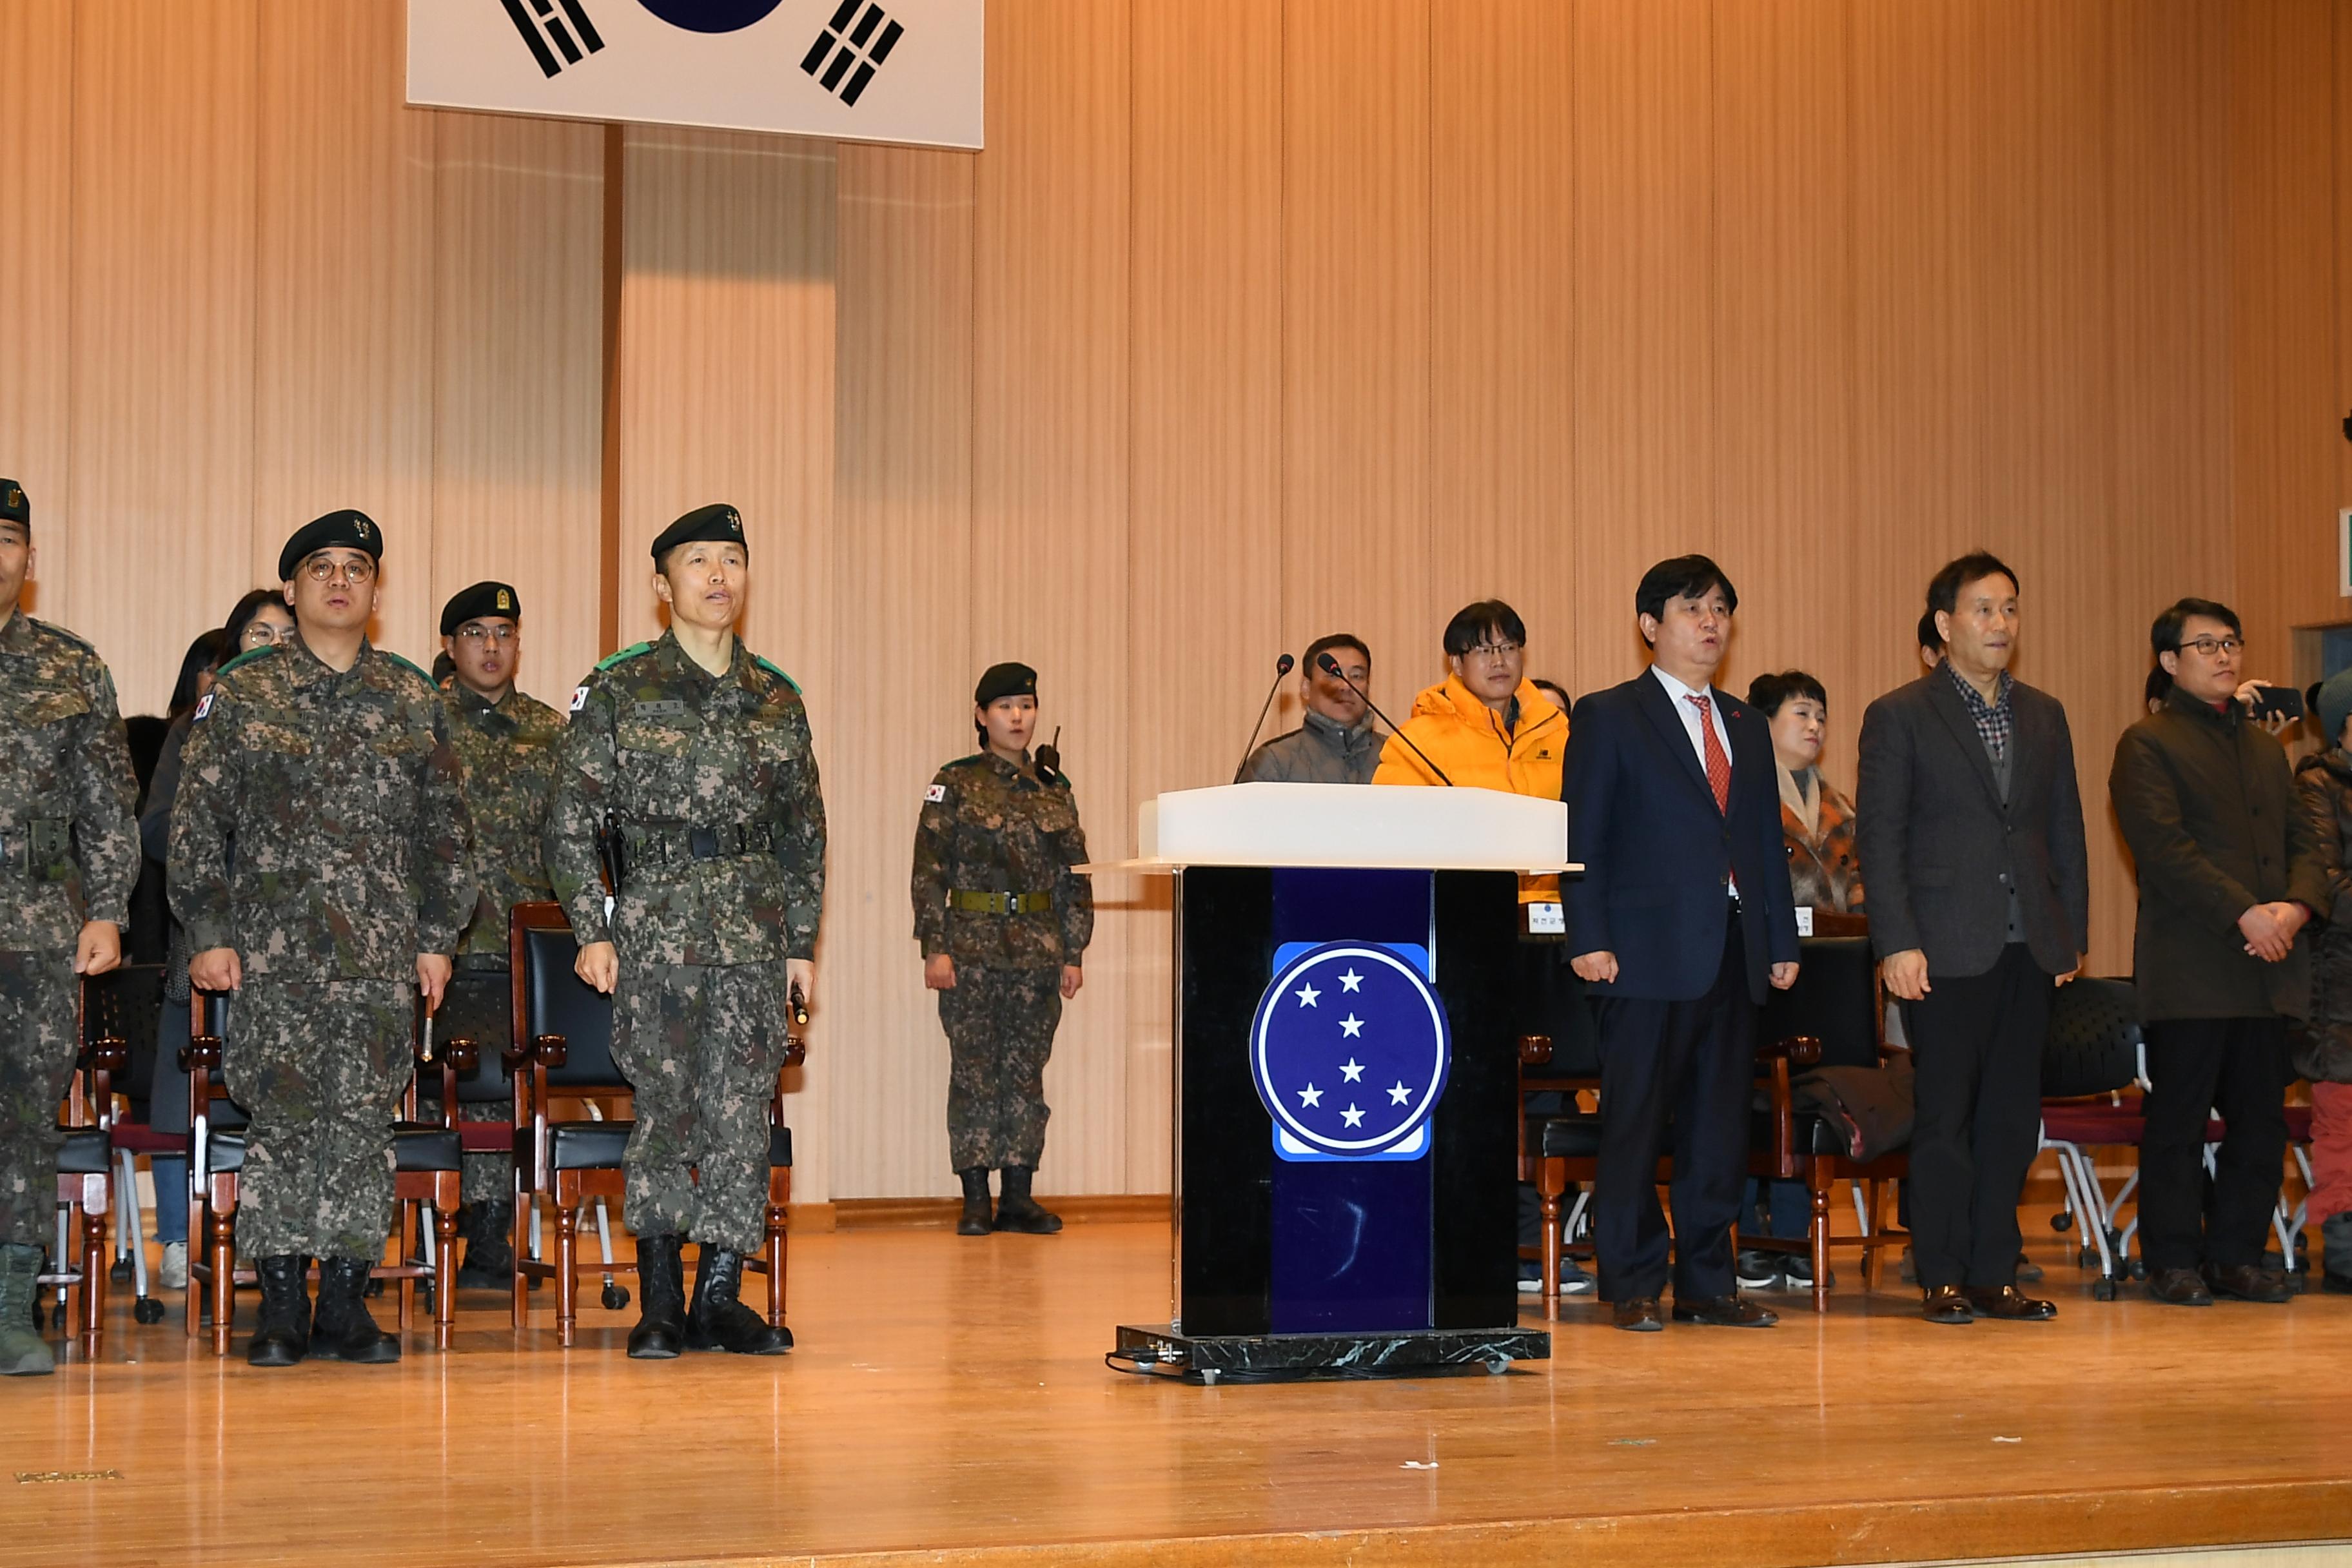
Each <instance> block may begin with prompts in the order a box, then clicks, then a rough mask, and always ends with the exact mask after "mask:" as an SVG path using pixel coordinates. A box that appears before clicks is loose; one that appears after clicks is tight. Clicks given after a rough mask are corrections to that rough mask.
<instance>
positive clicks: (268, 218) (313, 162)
mask: <svg viewBox="0 0 2352 1568" xmlns="http://www.w3.org/2000/svg"><path fill="white" fill-rule="evenodd" d="M260 23H261V26H260V29H259V38H260V59H259V64H258V68H257V70H258V86H259V97H258V100H257V115H256V125H257V153H258V174H257V209H258V210H257V230H256V231H257V236H258V239H257V257H256V261H257V269H256V287H257V298H258V300H261V301H265V302H266V305H265V308H262V309H259V310H257V311H256V312H255V317H254V328H255V341H254V352H253V365H254V433H253V439H254V516H253V550H252V566H253V573H252V581H253V582H254V583H259V584H268V583H274V582H275V581H276V580H277V572H278V565H277V563H278V551H279V549H280V548H281V547H282V546H283V545H284V543H285V542H286V537H287V535H289V534H290V533H292V532H293V531H295V530H296V529H297V528H299V527H300V526H301V525H302V524H303V523H305V522H308V521H310V519H312V518H314V517H317V516H318V515H319V514H320V513H321V512H325V511H329V510H333V509H335V508H337V507H344V506H355V507H358V508H359V509H360V510H362V511H364V512H366V513H367V514H368V515H369V516H371V517H373V518H374V519H375V520H376V521H378V522H379V523H381V524H383V529H384V538H385V541H386V550H387V554H386V556H385V560H384V571H383V579H382V586H381V589H380V592H379V594H378V597H377V604H376V619H375V626H374V634H373V635H374V637H375V640H376V642H377V643H378V645H379V646H381V647H387V648H391V649H394V651H396V652H399V653H403V654H405V655H407V656H408V657H409V658H412V659H414V660H415V661H416V662H417V663H419V664H421V665H424V666H425V667H427V668H430V666H431V665H432V662H433V656H434V654H435V653H436V652H437V651H439V647H440V644H439V640H438V638H437V637H436V635H435V634H436V627H437V626H438V624H439V619H440V610H441V603H442V599H441V597H439V596H436V595H435V593H434V584H435V574H434V571H433V561H434V550H433V542H434V528H433V346H434V345H433V314H434V300H433V279H434V259H433V258H434V252H435V248H436V247H435V244H434V222H433V220H434V195H433V183H434V155H433V121H432V117H431V116H430V115H428V114H426V113H424V112H422V111H419V110H410V109H406V108H404V107H402V104H401V91H402V84H403V80H404V70H403V47H404V37H405V28H404V14H403V11H402V8H401V6H400V5H399V4H398V3H397V0H371V3H369V4H364V5H313V4H310V0H262V7H261V15H260ZM227 610H228V605H227V604H226V603H223V604H221V605H218V606H216V607H215V608H214V609H213V611H212V613H211V619H210V621H209V622H207V623H203V624H217V623H218V622H219V621H220V619H221V618H222V616H225V615H226V613H227ZM189 629H190V631H191V633H193V632H194V630H195V629H197V628H196V627H194V626H192V627H190V628H189Z"/></svg>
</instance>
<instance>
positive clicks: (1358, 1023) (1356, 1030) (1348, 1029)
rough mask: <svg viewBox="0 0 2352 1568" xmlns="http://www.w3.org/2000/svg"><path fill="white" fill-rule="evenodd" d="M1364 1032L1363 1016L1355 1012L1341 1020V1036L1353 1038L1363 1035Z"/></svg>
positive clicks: (1342, 1037)
mask: <svg viewBox="0 0 2352 1568" xmlns="http://www.w3.org/2000/svg"><path fill="white" fill-rule="evenodd" d="M1363 1032H1364V1021H1363V1020H1362V1019H1361V1018H1359V1017H1357V1016H1355V1015H1354V1014H1353V1013H1350V1014H1349V1015H1348V1016H1346V1017H1344V1018H1342V1019H1340V1020H1339V1037H1340V1038H1341V1039H1343V1040H1352V1039H1355V1038H1357V1037H1360V1036H1361V1035H1362V1034H1363Z"/></svg>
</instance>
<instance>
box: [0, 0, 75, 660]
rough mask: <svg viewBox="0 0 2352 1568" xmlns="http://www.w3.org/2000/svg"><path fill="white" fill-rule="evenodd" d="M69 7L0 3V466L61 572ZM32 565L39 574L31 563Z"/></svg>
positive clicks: (38, 598) (69, 276)
mask: <svg viewBox="0 0 2352 1568" xmlns="http://www.w3.org/2000/svg"><path fill="white" fill-rule="evenodd" d="M73 37H74V35H73V5H72V0H24V3H22V4H17V5H6V6H0V59H5V60H6V61H8V62H9V66H8V74H9V87H8V90H7V91H6V92H5V93H0V213H6V214H8V215H9V217H8V224H9V230H10V236H9V242H8V243H7V244H6V245H0V328H5V331H6V332H7V334H8V337H9V340H10V351H9V361H10V363H9V374H7V375H5V376H0V474H5V476H6V477H7V478H9V479H15V480H16V482H17V483H18V484H21V485H23V486H24V487H25V493H26V498H27V499H28V500H30V501H31V502H32V507H33V528H34V535H33V537H34V541H35V544H36V549H37V554H38V555H39V556H40V557H42V558H43V559H44V560H45V561H46V563H47V565H46V569H45V570H46V571H47V572H53V573H59V574H62V573H63V571H64V570H65V565H66V563H67V561H68V558H69V557H70V556H71V554H72V544H71V538H70V533H69V530H70V528H71V525H72V522H73V519H74V510H73V505H72V491H71V489H69V488H68V482H67V479H68V464H67V459H66V453H67V445H68V430H69V428H70V426H69V425H68V409H69V407H70V405H71V404H72V401H73V399H72V374H73V359H72V353H71V331H70V328H71V325H72V320H73V311H72V303H71V301H72V297H73V267H72V256H73V88H74V68H73ZM36 570H37V571H42V570H44V567H43V565H42V563H40V562H37V563H36ZM58 582H59V585H60V591H59V592H58V593H56V594H52V595H48V599H49V602H47V603H44V602H43V600H42V590H41V588H40V587H39V586H38V585H37V584H36V585H35V586H34V587H33V588H31V589H30V590H28V591H27V594H26V608H27V610H28V611H30V612H31V613H33V614H36V615H39V616H47V617H48V618H50V619H55V620H65V619H66V618H67V612H68V608H69V606H68V604H67V601H66V597H65V595H64V593H63V591H62V584H63V578H62V576H60V577H59V579H58Z"/></svg>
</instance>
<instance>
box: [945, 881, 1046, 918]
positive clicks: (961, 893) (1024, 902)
mask: <svg viewBox="0 0 2352 1568" xmlns="http://www.w3.org/2000/svg"><path fill="white" fill-rule="evenodd" d="M1053 907H1054V895H1053V894H1051V893H975V892H973V891H971V889H966V888H958V889H956V890H955V891H954V892H952V893H950V894H949V895H948V908H950V909H951V910H961V911H962V912H963V913H965V914H968V915H1042V914H1044V913H1045V911H1046V910H1050V909H1052V908H1053Z"/></svg>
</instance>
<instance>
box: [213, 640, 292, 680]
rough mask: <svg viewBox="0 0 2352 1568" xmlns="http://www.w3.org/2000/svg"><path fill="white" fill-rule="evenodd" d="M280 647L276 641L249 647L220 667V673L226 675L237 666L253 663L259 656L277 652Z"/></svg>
mask: <svg viewBox="0 0 2352 1568" xmlns="http://www.w3.org/2000/svg"><path fill="white" fill-rule="evenodd" d="M277 651H278V644H277V643H274V642H271V643H263V644H262V645H261V646H260V647H249V648H247V649H246V650H245V651H244V652H243V653H241V654H238V655H237V656H236V658H233V659H230V660H229V661H228V662H227V663H226V664H225V665H222V666H221V667H220V671H219V673H220V674H222V675H226V674H227V673H228V672H229V671H230V670H232V669H235V668H237V667H238V666H240V665H247V664H251V663H252V662H253V661H254V660H255V659H257V658H262V657H263V656H265V655H268V654H273V653H276V652H277Z"/></svg>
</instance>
